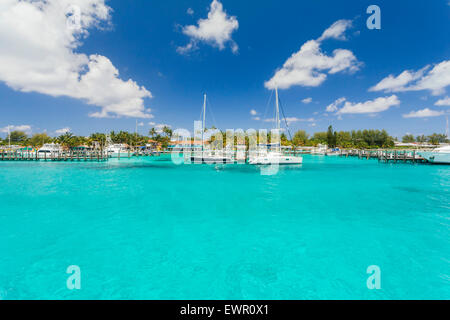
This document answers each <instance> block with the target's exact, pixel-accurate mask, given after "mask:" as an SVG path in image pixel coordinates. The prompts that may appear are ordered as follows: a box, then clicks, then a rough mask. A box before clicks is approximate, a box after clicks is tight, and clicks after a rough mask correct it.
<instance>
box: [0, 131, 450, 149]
mask: <svg viewBox="0 0 450 320" xmlns="http://www.w3.org/2000/svg"><path fill="white" fill-rule="evenodd" d="M212 129H215V128H212ZM222 134H223V141H224V143H226V133H225V132H222ZM172 135H173V131H172V130H171V129H170V128H169V127H167V126H166V127H164V128H162V129H155V128H152V129H150V131H149V132H148V135H141V134H138V133H130V132H127V131H117V132H116V131H111V132H110V133H109V136H110V139H111V141H112V142H113V143H122V144H128V145H130V146H142V145H145V144H147V143H148V141H149V140H153V141H156V142H157V143H159V144H161V146H162V148H167V146H169V145H170V140H171V138H172ZM106 137H107V136H106V134H104V133H93V134H91V135H89V136H87V137H86V136H76V135H74V134H73V133H71V132H67V133H65V134H63V135H60V136H58V137H50V136H48V135H47V134H46V133H35V134H33V135H31V136H28V135H27V134H26V133H25V132H23V131H12V132H11V133H10V134H9V136H7V137H5V138H4V139H0V145H8V144H9V141H11V144H12V145H20V146H32V147H35V148H37V147H41V146H42V145H43V144H45V143H52V142H53V143H58V144H61V145H63V146H65V147H68V148H74V147H78V146H81V145H87V146H92V145H93V144H94V143H99V144H100V145H105V144H106ZM258 141H259V139H258ZM268 141H270V132H269V137H268ZM394 141H396V139H395V138H393V137H391V136H390V135H389V134H388V133H387V131H386V130H357V131H356V130H352V131H335V130H334V129H333V127H332V126H329V127H328V130H327V131H325V132H316V133H314V134H313V135H309V134H308V133H307V132H306V131H305V130H298V131H297V132H295V134H294V135H293V136H292V137H290V138H288V137H287V135H286V134H285V133H282V134H281V144H282V145H285V146H289V145H291V146H293V147H301V146H317V145H319V144H322V145H328V147H330V148H335V147H340V148H356V149H369V148H392V147H394ZM402 142H405V143H408V142H424V143H425V142H426V143H430V144H434V145H437V144H439V143H445V142H449V140H448V139H447V137H446V135H444V134H437V133H434V134H432V135H429V136H424V135H422V136H417V137H414V136H413V135H405V136H404V137H403V138H402ZM246 143H247V144H248V139H246Z"/></svg>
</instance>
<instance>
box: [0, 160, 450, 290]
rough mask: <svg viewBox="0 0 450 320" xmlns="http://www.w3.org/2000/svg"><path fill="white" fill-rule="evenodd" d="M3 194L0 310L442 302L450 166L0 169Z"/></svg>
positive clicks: (449, 269) (147, 163)
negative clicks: (94, 302)
mask: <svg viewBox="0 0 450 320" xmlns="http://www.w3.org/2000/svg"><path fill="white" fill-rule="evenodd" d="M0 185H1V188H0V204H1V210H0V252H1V260H0V298H3V299H24V298H26V299H347V298H348V299H430V298H435V299H449V298H450V228H449V224H450V223H449V222H450V221H449V218H450V166H438V165H436V166H431V165H412V164H396V165H394V164H384V163H378V162H377V161H375V160H358V159H350V158H349V159H345V158H339V157H321V156H316V157H314V156H305V157H304V164H303V165H302V166H301V167H300V168H289V167H284V168H282V169H281V170H280V172H279V174H277V175H275V176H263V175H260V172H259V170H258V168H256V167H250V166H243V165H228V166H218V167H216V166H206V165H186V166H175V165H173V164H172V163H171V162H170V160H169V159H168V158H151V159H148V158H145V159H131V160H129V159H121V160H120V161H118V160H111V161H109V162H108V163H83V162H80V163H52V162H46V163H44V162H40V163H26V162H15V163H14V162H3V163H0ZM69 265H78V266H79V267H80V268H81V290H68V289H67V287H66V280H67V277H68V276H69V275H68V274H66V269H67V267H68V266H69ZM370 265H378V266H379V267H380V269H381V289H380V290H369V289H368V288H367V286H366V280H367V278H368V276H369V275H368V274H367V273H366V269H367V267H368V266H370Z"/></svg>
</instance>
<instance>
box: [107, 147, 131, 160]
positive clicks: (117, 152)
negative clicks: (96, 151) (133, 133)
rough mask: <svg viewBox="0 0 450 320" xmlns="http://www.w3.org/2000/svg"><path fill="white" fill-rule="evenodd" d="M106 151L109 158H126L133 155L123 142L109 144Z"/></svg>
mask: <svg viewBox="0 0 450 320" xmlns="http://www.w3.org/2000/svg"><path fill="white" fill-rule="evenodd" d="M106 151H107V152H108V156H109V157H111V158H127V157H130V156H132V155H133V153H132V152H131V151H129V150H128V147H127V145H125V144H111V145H109V146H108V147H107V148H106Z"/></svg>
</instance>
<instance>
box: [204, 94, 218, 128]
mask: <svg viewBox="0 0 450 320" xmlns="http://www.w3.org/2000/svg"><path fill="white" fill-rule="evenodd" d="M206 103H207V105H208V106H209V108H208V110H209V113H210V114H211V116H212V119H213V125H214V127H216V129H217V130H219V127H218V125H217V121H216V118H215V117H214V113H213V112H212V103H211V101H210V99H209V97H206Z"/></svg>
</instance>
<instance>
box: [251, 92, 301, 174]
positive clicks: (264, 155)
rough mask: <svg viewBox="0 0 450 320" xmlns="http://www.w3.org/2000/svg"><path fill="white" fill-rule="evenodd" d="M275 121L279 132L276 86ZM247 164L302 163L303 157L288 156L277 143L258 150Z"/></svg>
mask: <svg viewBox="0 0 450 320" xmlns="http://www.w3.org/2000/svg"><path fill="white" fill-rule="evenodd" d="M275 122H276V129H277V130H278V132H279V133H280V130H281V126H280V106H279V100H278V88H275ZM248 163H249V164H252V165H271V164H302V163H303V157H300V156H289V155H285V154H283V153H282V152H281V145H277V146H276V148H275V151H273V150H266V149H265V150H258V153H257V155H256V156H254V157H250V159H249V161H248Z"/></svg>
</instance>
